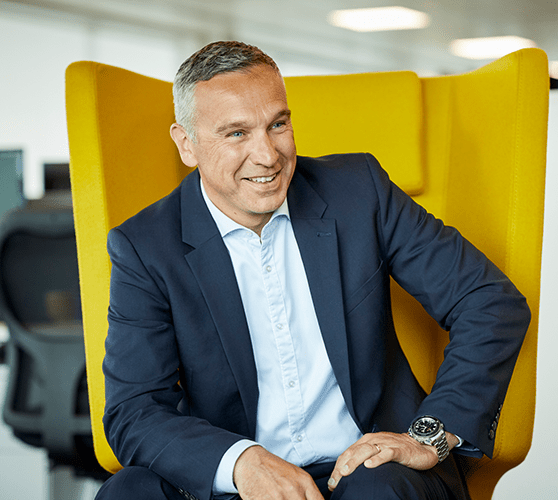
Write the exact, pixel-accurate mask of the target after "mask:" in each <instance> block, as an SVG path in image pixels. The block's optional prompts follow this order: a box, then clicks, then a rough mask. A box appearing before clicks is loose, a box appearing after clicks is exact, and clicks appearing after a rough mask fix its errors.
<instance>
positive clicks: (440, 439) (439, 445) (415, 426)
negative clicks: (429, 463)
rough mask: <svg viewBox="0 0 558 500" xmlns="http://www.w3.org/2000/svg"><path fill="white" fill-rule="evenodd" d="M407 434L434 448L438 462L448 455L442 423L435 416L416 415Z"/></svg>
mask: <svg viewBox="0 0 558 500" xmlns="http://www.w3.org/2000/svg"><path fill="white" fill-rule="evenodd" d="M408 433H409V436H411V437H412V438H413V439H416V440H417V441H418V442H419V443H422V444H428V445H431V446H434V447H435V448H436V452H437V453H438V462H442V461H443V460H445V459H446V458H447V457H448V455H449V447H448V441H447V439H446V431H445V430H444V424H442V422H440V421H439V420H438V419H437V418H434V417H431V416H429V415H426V416H424V417H418V418H417V419H415V420H414V422H413V423H412V424H411V426H410V427H409V431H408Z"/></svg>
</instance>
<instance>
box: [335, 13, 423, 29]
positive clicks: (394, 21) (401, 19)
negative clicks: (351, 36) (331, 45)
mask: <svg viewBox="0 0 558 500" xmlns="http://www.w3.org/2000/svg"><path fill="white" fill-rule="evenodd" d="M328 22H329V23H330V24H333V26H338V27H340V28H346V29H349V30H353V31H391V30H413V29H420V28H426V27H427V26H428V25H429V24H430V16H429V15H428V14H425V13H424V12H419V11H417V10H412V9H407V8H405V7H376V8H371V9H347V10H334V11H332V12H330V13H329V15H328Z"/></svg>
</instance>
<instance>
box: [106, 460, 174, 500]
mask: <svg viewBox="0 0 558 500" xmlns="http://www.w3.org/2000/svg"><path fill="white" fill-rule="evenodd" d="M127 499H130V500H132V499H133V500H168V499H172V500H174V499H177V500H178V499H180V500H183V499H184V497H183V496H182V494H181V493H180V492H179V491H178V490H176V489H175V488H173V487H172V486H171V485H170V484H169V483H167V482H166V481H165V480H164V479H163V478H162V477H161V476H159V475H158V474H156V473H155V472H153V471H151V470H149V469H148V468H146V467H125V468H124V469H122V470H121V471H119V472H117V473H116V474H115V475H114V476H112V477H111V478H109V479H108V480H107V481H106V482H105V483H104V484H103V486H101V488H100V490H99V492H98V493H97V496H96V497H95V500H127Z"/></svg>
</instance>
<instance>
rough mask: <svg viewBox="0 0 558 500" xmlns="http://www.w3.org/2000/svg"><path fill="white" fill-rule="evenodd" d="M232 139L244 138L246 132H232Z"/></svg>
mask: <svg viewBox="0 0 558 500" xmlns="http://www.w3.org/2000/svg"><path fill="white" fill-rule="evenodd" d="M229 136H230V137H242V136H244V132H242V131H240V130H235V131H234V132H231V133H230V134H229Z"/></svg>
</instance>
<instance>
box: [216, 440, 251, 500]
mask: <svg viewBox="0 0 558 500" xmlns="http://www.w3.org/2000/svg"><path fill="white" fill-rule="evenodd" d="M252 446H260V445H258V443H256V442H254V441H250V440H249V439H241V440H240V441H237V442H236V443H234V444H233V445H232V446H231V447H230V448H229V449H228V450H227V451H226V452H225V454H224V455H223V457H222V458H221V462H219V467H217V472H216V473H215V478H214V479H213V494H214V495H223V494H225V493H238V490H237V489H236V486H235V485H234V481H233V471H234V466H235V465H236V461H237V460H238V457H240V455H242V453H244V451H245V450H247V449H248V448H250V447H252Z"/></svg>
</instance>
